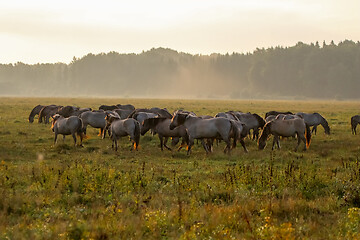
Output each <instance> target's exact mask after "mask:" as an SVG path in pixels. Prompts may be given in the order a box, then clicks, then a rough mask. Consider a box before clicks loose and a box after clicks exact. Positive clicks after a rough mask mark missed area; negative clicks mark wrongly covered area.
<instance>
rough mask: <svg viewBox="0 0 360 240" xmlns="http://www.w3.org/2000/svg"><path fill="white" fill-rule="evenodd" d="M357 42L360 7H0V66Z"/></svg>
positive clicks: (225, 2) (189, 3) (239, 2)
mask: <svg viewBox="0 0 360 240" xmlns="http://www.w3.org/2000/svg"><path fill="white" fill-rule="evenodd" d="M345 39H349V40H353V41H359V40H360V0H246V1H245V0H181V1H180V0H179V1H178V0H151V1H150V0H132V1H129V0H128V1H122V0H102V1H76V0H61V1H49V0H47V1H45V0H43V1H41V0H24V1H18V0H9V1H1V2H0V43H1V44H0V63H14V62H18V61H22V62H24V63H45V62H51V63H53V62H64V63H69V62H70V61H71V60H72V58H73V57H74V56H76V57H83V56H84V55H86V54H88V53H94V54H97V53H101V52H109V51H116V52H120V53H140V52H142V51H143V50H144V51H147V50H149V49H151V48H153V47H155V48H157V47H165V48H172V49H174V50H177V51H181V52H187V53H192V54H198V53H200V54H210V53H226V52H229V53H232V52H240V53H246V52H252V51H253V50H255V49H256V48H257V47H259V48H261V47H265V48H267V47H270V46H293V45H295V44H296V43H297V42H298V41H302V42H304V43H310V42H315V41H319V42H320V43H322V41H324V40H325V41H326V42H328V43H329V42H330V41H331V40H334V41H335V43H338V42H339V41H342V40H345Z"/></svg>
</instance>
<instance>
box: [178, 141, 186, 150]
mask: <svg viewBox="0 0 360 240" xmlns="http://www.w3.org/2000/svg"><path fill="white" fill-rule="evenodd" d="M184 146H186V140H185V139H184V138H182V141H181V144H180V147H179V148H178V151H180V150H181V149H182V148H183V147H184Z"/></svg>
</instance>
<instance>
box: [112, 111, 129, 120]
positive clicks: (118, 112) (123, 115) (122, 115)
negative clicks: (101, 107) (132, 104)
mask: <svg viewBox="0 0 360 240" xmlns="http://www.w3.org/2000/svg"><path fill="white" fill-rule="evenodd" d="M133 111H134V110H129V109H114V110H113V112H116V113H117V114H119V116H120V118H121V119H125V118H128V117H129V116H130V114H131V113H132V112H133Z"/></svg>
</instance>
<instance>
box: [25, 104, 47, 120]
mask: <svg viewBox="0 0 360 240" xmlns="http://www.w3.org/2000/svg"><path fill="white" fill-rule="evenodd" d="M43 107H44V106H43V105H37V106H36V107H34V108H33V110H32V111H31V113H30V115H29V123H33V122H34V117H35V116H36V115H38V114H39V113H40V111H41V109H42V108H43Z"/></svg>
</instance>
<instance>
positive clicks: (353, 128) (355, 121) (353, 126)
mask: <svg viewBox="0 0 360 240" xmlns="http://www.w3.org/2000/svg"><path fill="white" fill-rule="evenodd" d="M358 124H360V115H355V116H352V117H351V132H352V134H354V135H356V126H357V125H358Z"/></svg>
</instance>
